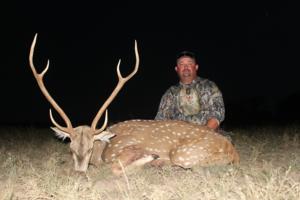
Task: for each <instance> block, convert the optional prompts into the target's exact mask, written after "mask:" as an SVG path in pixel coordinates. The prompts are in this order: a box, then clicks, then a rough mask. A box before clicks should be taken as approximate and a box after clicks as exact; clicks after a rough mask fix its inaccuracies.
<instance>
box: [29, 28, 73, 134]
mask: <svg viewBox="0 0 300 200" xmlns="http://www.w3.org/2000/svg"><path fill="white" fill-rule="evenodd" d="M37 35H38V34H37V33H36V34H35V36H34V39H33V41H32V44H31V48H30V53H29V64H30V68H31V70H32V73H33V75H34V77H35V79H36V81H37V83H38V85H39V87H40V89H41V91H42V93H43V94H44V96H45V97H46V99H47V100H48V101H49V102H50V104H51V105H52V106H53V108H54V109H55V110H56V111H57V112H58V113H59V115H60V116H61V117H62V118H63V120H64V121H65V123H66V125H67V127H63V126H61V125H59V124H58V123H57V122H56V121H55V120H54V118H53V116H52V112H51V109H50V119H51V121H52V123H53V124H54V125H55V126H56V127H57V128H58V129H60V130H62V131H65V132H68V133H71V132H72V131H70V130H71V129H73V127H72V123H71V121H70V119H69V118H68V116H67V115H66V114H65V112H64V111H63V110H62V109H61V108H60V107H59V105H58V104H57V103H56V102H55V101H54V99H53V98H52V97H51V95H50V94H49V92H48V90H47V89H46V87H45V85H44V82H43V77H44V75H45V74H46V72H47V71H48V68H49V59H48V60H47V65H46V67H45V69H44V70H43V71H42V72H41V73H40V74H39V73H37V71H36V69H35V66H34V64H33V54H34V48H35V44H36V38H37Z"/></svg>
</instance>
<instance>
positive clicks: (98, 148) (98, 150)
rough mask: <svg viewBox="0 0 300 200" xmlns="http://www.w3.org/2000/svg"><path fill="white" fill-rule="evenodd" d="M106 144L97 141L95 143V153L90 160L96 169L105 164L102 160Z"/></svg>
mask: <svg viewBox="0 0 300 200" xmlns="http://www.w3.org/2000/svg"><path fill="white" fill-rule="evenodd" d="M105 146H106V145H105V144H104V142H102V141H95V142H94V147H93V152H92V155H91V159H90V164H92V165H94V166H96V167H100V166H101V164H102V163H103V160H102V157H101V155H102V153H103V149H104V148H105Z"/></svg>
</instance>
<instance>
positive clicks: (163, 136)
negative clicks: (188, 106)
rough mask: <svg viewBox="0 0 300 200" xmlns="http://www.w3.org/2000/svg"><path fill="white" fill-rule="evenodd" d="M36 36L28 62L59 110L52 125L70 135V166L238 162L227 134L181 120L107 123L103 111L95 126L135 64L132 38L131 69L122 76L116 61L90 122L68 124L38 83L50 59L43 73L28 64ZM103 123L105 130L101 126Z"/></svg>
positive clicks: (119, 167) (79, 168)
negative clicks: (110, 86) (113, 78)
mask: <svg viewBox="0 0 300 200" xmlns="http://www.w3.org/2000/svg"><path fill="white" fill-rule="evenodd" d="M36 37H37V35H36V36H35V37H34V40H33V42H32V45H31V49H30V56H29V61H30V67H31V70H32V72H33V75H34V77H35V78H36V80H37V83H38V85H39V87H40V89H41V91H42V93H43V94H44V96H45V97H46V99H47V100H48V101H49V102H50V104H51V105H52V106H53V108H54V109H55V110H56V111H57V112H58V113H59V114H60V116H61V117H62V118H63V119H64V121H65V123H66V127H63V126H61V125H59V124H58V123H57V122H56V121H55V120H54V118H53V116H52V112H51V109H50V119H51V121H52V123H53V124H54V125H55V127H51V128H52V129H53V130H54V131H55V132H56V134H57V135H58V137H61V138H66V137H69V138H70V140H71V144H70V149H71V152H72V154H73V160H74V165H75V170H76V171H79V172H86V170H87V168H88V164H89V162H90V163H92V164H94V165H96V166H100V165H101V164H102V163H103V162H105V163H111V164H112V172H113V173H114V174H115V175H120V174H121V173H122V171H123V168H125V169H131V168H133V169H134V168H135V167H139V166H143V165H145V164H146V163H150V164H152V165H155V166H157V165H163V164H171V165H177V166H180V167H183V168H191V167H193V166H195V165H201V166H207V165H219V164H221V165H223V164H229V163H238V162H239V154H238V153H237V151H236V149H235V148H234V146H233V145H232V144H231V142H230V141H228V139H226V137H224V136H222V135H220V134H218V133H216V132H215V131H213V130H212V129H209V128H208V127H205V126H200V125H196V124H192V123H188V122H184V121H175V120H128V121H124V122H120V123H117V124H114V125H112V126H110V127H108V128H107V129H106V126H107V112H106V115H105V121H104V124H103V125H102V127H101V128H100V129H97V123H98V121H99V119H100V118H101V116H102V114H103V112H104V111H105V110H106V109H107V107H108V106H109V104H110V103H111V102H112V100H113V99H114V98H115V97H116V95H117V93H118V92H119V91H120V89H121V88H122V87H123V85H124V84H125V83H126V82H127V81H128V80H129V79H130V78H132V77H133V76H134V74H135V73H136V72H137V70H138V66H139V55H138V50H137V43H136V42H135V55H136V64H135V68H134V70H133V72H131V73H130V74H129V75H128V76H127V77H125V78H123V77H122V75H121V73H120V70H119V66H120V61H119V63H118V65H117V74H118V77H119V82H118V84H117V86H116V88H115V89H114V91H113V92H112V94H111V95H110V97H109V98H108V99H107V100H106V101H105V103H104V104H103V105H102V107H101V108H100V109H99V111H98V113H97V114H96V116H95V118H94V120H93V122H92V125H91V126H78V127H76V128H73V126H72V124H71V121H70V120H69V118H68V117H67V115H66V114H65V113H64V111H63V110H62V109H61V108H60V107H59V106H58V104H57V103H56V102H55V101H54V99H53V98H52V97H51V96H50V94H49V93H48V91H47V89H46V88H45V86H44V83H43V76H44V74H45V73H46V72H47V70H48V67H49V61H48V62H47V65H46V68H45V69H44V71H42V73H40V74H38V73H37V72H36V70H35V67H34V64H33V54H34V48H35V43H36ZM105 129H106V130H105Z"/></svg>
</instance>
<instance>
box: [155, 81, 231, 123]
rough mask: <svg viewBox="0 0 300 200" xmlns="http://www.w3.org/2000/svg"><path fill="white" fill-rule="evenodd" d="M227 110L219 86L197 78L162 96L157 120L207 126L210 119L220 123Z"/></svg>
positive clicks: (172, 87)
mask: <svg viewBox="0 0 300 200" xmlns="http://www.w3.org/2000/svg"><path fill="white" fill-rule="evenodd" d="M224 117H225V108H224V102H223V97H222V93H221V92H220V90H219V88H218V87H217V85H216V84H215V83H214V82H212V81H210V80H208V79H204V78H200V77H197V78H196V79H195V80H194V81H193V82H192V83H191V84H182V83H178V84H177V85H174V86H171V87H170V88H169V89H168V90H167V91H166V92H165V94H164V95H163V96H162V99H161V102H160V105H159V109H158V112H157V115H156V117H155V119H156V120H164V119H171V120H183V121H189V122H193V123H197V124H200V125H205V124H206V123H207V121H208V120H209V119H210V118H216V119H217V120H218V121H219V122H220V123H221V122H222V121H223V120H224Z"/></svg>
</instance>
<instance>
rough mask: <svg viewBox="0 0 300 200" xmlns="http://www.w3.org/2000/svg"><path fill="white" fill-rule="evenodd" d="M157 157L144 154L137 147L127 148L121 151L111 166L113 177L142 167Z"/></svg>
mask: <svg viewBox="0 0 300 200" xmlns="http://www.w3.org/2000/svg"><path fill="white" fill-rule="evenodd" d="M157 158H158V156H157V155H154V154H146V153H145V152H144V150H143V149H142V148H140V147H137V146H128V147H126V148H124V149H123V151H122V152H121V153H120V154H119V155H118V156H117V157H116V159H115V160H114V162H113V164H112V172H113V173H114V174H115V175H121V174H122V173H123V170H125V171H126V173H127V172H128V173H130V172H131V171H133V170H135V169H137V168H139V167H142V166H144V165H145V164H146V163H149V162H151V161H153V160H155V159H157Z"/></svg>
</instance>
